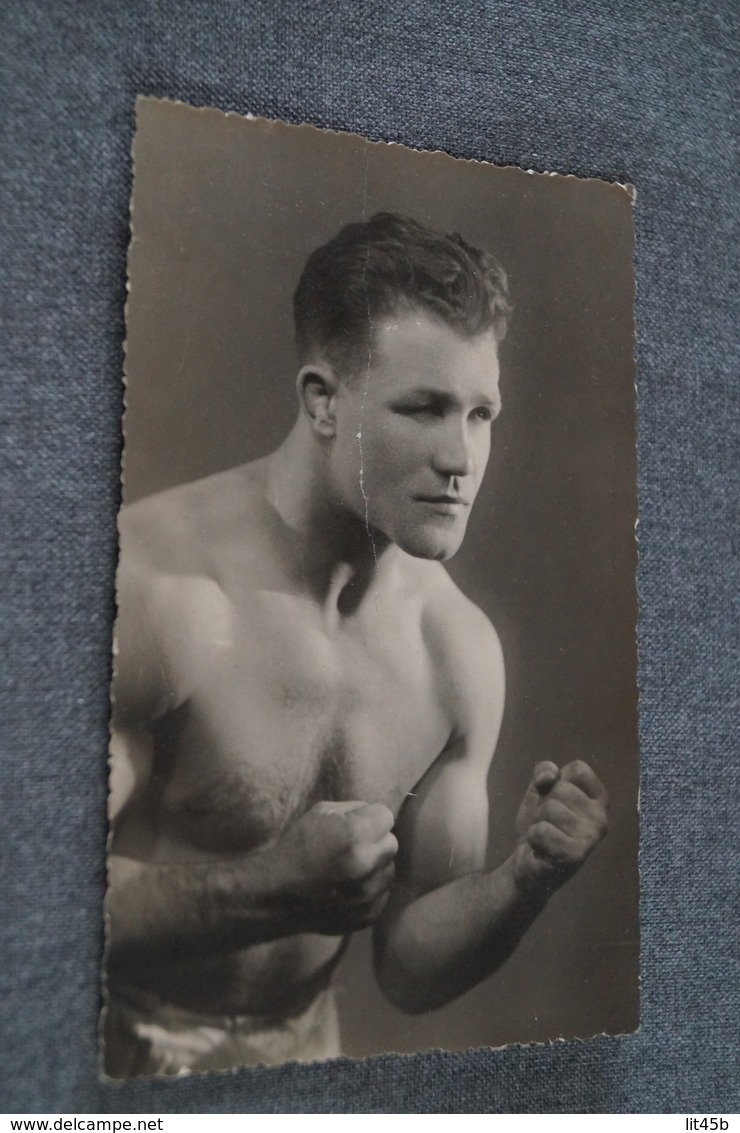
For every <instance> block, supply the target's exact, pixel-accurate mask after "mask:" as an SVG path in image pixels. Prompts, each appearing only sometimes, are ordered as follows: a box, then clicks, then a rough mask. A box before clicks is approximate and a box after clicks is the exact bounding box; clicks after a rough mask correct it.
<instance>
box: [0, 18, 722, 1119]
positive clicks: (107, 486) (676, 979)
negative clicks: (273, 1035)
mask: <svg viewBox="0 0 740 1133" xmlns="http://www.w3.org/2000/svg"><path fill="white" fill-rule="evenodd" d="M5 23H6V30H5V34H4V36H3V54H4V56H5V58H4V62H3V81H4V88H5V89H4V92H3V107H4V115H3V131H2V146H3V151H2V158H3V161H2V170H3V183H4V190H5V200H4V217H5V221H6V223H5V225H4V226H3V234H2V255H1V256H0V265H1V266H0V270H1V271H2V274H3V287H2V312H3V322H4V326H5V350H4V351H3V359H2V367H3V385H2V416H3V428H2V436H1V438H0V453H1V456H2V483H1V485H0V486H1V488H2V492H1V497H2V508H3V541H2V551H1V555H2V560H1V561H2V570H3V591H2V593H3V598H2V618H3V640H4V655H5V656H4V665H3V672H2V691H1V693H0V718H1V719H2V724H1V725H0V727H1V728H2V754H3V760H2V797H3V800H4V802H5V804H6V808H7V810H8V814H7V817H6V819H5V822H4V825H3V833H2V860H3V870H2V908H3V917H2V924H1V925H0V933H1V934H2V964H0V982H1V984H2V999H3V1008H4V1010H3V1017H4V1018H3V1023H2V1073H1V1074H0V1107H2V1109H3V1110H4V1111H6V1112H8V1111H11V1112H12V1111H58V1112H77V1113H89V1112H126V1111H143V1112H154V1113H156V1112H163V1113H167V1112H219V1111H227V1112H252V1113H257V1112H314V1111H321V1112H323V1111H325V1112H401V1113H403V1112H468V1111H470V1112H488V1111H491V1112H495V1111H502V1112H538V1111H539V1112H546V1113H549V1112H557V1111H570V1112H573V1111H575V1112H578V1111H593V1112H599V1111H606V1112H617V1111H626V1112H630V1111H633V1112H634V1111H653V1112H677V1111H678V1112H680V1111H684V1112H695V1113H696V1112H704V1113H706V1112H719V1111H725V1112H728V1111H733V1110H737V1107H738V1101H739V1100H740V1099H739V1098H738V1081H740V1072H739V1071H740V1059H739V1058H738V1053H739V1049H738V1029H737V1018H738V1012H739V1009H740V991H739V989H740V979H738V956H737V951H738V950H737V907H738V902H737V886H736V880H735V878H736V872H737V843H736V835H737V828H738V820H737V813H738V803H737V799H738V798H739V797H740V774H739V773H738V766H737V758H736V755H737V747H738V733H739V729H738V720H737V667H738V666H737V652H736V640H737V628H738V627H737V606H736V601H737V583H738V577H737V558H736V553H737V546H736V545H735V547H734V548H733V537H734V538H736V530H737V525H736V518H735V522H734V525H733V506H735V505H736V501H737V493H738V442H737V437H738V435H740V407H739V406H738V399H737V394H736V390H737V384H736V382H737V367H736V360H737V353H736V347H735V339H736V327H737V325H738V314H739V312H738V267H737V217H738V215H740V200H739V199H738V198H739V193H738V181H737V154H736V139H737V136H738V126H739V125H740V123H739V122H738V117H739V115H738V105H737V101H736V100H735V98H734V91H735V89H736V86H737V44H738V33H739V32H740V28H739V27H738V24H739V23H740V19H739V18H738V9H737V6H736V5H735V4H734V3H733V2H732V0H719V2H717V3H712V4H710V3H706V2H703V0H693V2H690V0H675V2H668V0H655V2H653V3H650V4H638V3H632V2H628V0H605V2H602V3H596V2H592V3H584V2H581V0H572V2H568V3H562V2H561V0H501V2H499V3H493V2H491V0H487V2H482V0H473V2H469V0H445V3H442V2H441V0H408V2H407V3H406V4H403V5H400V4H398V5H393V4H386V3H382V2H381V0H367V2H365V3H363V4H359V3H357V4H355V3H342V4H339V3H337V2H336V0H323V2H318V0H302V2H301V3H298V2H295V0H254V2H253V3H251V4H243V3H238V2H236V0H222V2H221V3H219V4H218V5H213V4H208V3H206V2H195V0H178V3H174V2H172V0H129V2H128V3H126V4H121V3H118V2H115V0H100V2H95V0H83V2H79V0H55V2H54V3H53V4H50V3H48V2H46V0H26V3H24V4H15V5H8V6H6V12H5ZM138 93H144V94H153V95H160V96H164V97H169V98H180V99H182V100H184V101H187V102H191V103H193V104H195V105H210V106H217V107H220V108H222V109H224V110H236V111H240V112H252V113H255V114H259V115H264V116H266V117H280V118H283V119H285V120H287V121H289V122H310V123H313V124H315V125H319V126H328V127H332V128H334V129H339V130H355V131H357V132H359V133H362V134H363V135H365V136H366V137H369V138H374V139H385V140H393V141H399V142H403V143H405V144H407V145H411V146H415V147H418V148H420V149H442V150H445V151H447V152H449V153H451V154H453V155H455V156H461V157H468V158H478V159H486V160H489V161H492V162H496V163H499V164H514V165H520V166H523V167H525V168H533V169H537V170H554V171H558V172H562V173H575V174H579V175H582V176H603V177H606V178H607V179H609V180H620V181H630V182H633V183H634V184H635V185H636V186H637V194H638V195H637V206H636V212H635V219H636V229H637V263H636V266H637V281H638V296H637V361H638V409H639V418H640V436H639V456H640V481H639V490H640V513H641V519H640V528H639V537H640V555H641V562H640V572H639V590H640V600H641V618H640V626H639V643H640V678H639V679H640V687H641V743H642V793H641V809H642V889H643V895H642V923H643V963H642V989H643V991H642V994H643V1006H642V1028H641V1030H640V1032H639V1033H638V1034H636V1035H633V1036H629V1037H623V1038H606V1037H603V1038H598V1039H594V1040H591V1041H588V1042H585V1043H557V1044H553V1045H548V1046H532V1047H510V1048H508V1049H504V1050H500V1051H472V1052H469V1053H465V1054H443V1053H439V1052H433V1053H426V1054H420V1055H417V1056H409V1057H397V1056H383V1057H378V1058H373V1059H370V1060H368V1061H365V1062H352V1061H350V1060H347V1059H345V1060H342V1061H340V1062H338V1063H332V1064H329V1065H314V1066H295V1065H291V1066H286V1067H283V1068H281V1069H278V1070H257V1071H240V1072H235V1073H233V1074H228V1075H219V1076H211V1077H203V1078H197V1079H192V1080H188V1081H177V1082H136V1083H132V1084H128V1085H125V1086H113V1085H107V1084H103V1083H101V1082H100V1081H99V1078H98V1065H97V1053H96V1033H95V1032H96V1018H97V1013H98V1009H99V964H100V957H101V948H102V925H101V903H102V896H103V888H104V857H103V852H102V850H103V845H104V839H105V830H106V821H105V798H106V766H105V759H106V745H107V729H108V685H109V679H110V643H111V630H112V620H113V614H114V571H115V562H116V527H115V516H116V510H117V506H118V501H119V467H120V452H121V429H120V418H121V407H122V385H121V370H122V344H123V336H124V331H123V307H124V300H125V258H126V248H127V243H128V199H129V194H130V188H131V168H130V158H129V153H130V145H131V136H132V130H133V121H134V117H133V116H134V100H135V96H136V94H138Z"/></svg>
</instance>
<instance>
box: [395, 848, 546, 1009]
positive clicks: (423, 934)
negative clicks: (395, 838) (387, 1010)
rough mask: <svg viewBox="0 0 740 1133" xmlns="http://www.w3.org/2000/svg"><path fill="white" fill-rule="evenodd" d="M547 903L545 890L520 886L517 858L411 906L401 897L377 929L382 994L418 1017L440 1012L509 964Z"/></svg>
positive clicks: (459, 880) (469, 876)
mask: <svg viewBox="0 0 740 1133" xmlns="http://www.w3.org/2000/svg"><path fill="white" fill-rule="evenodd" d="M547 896H548V893H547V890H546V888H545V887H544V886H541V885H540V886H537V887H535V886H531V887H530V886H528V887H526V888H523V887H522V886H520V885H517V883H516V882H515V881H514V870H513V858H509V859H508V860H507V861H506V862H504V864H503V865H502V866H500V867H499V868H498V869H496V870H493V871H491V872H485V873H483V872H482V873H472V874H468V875H467V876H465V877H460V878H457V879H456V880H455V881H451V882H449V883H448V884H447V885H444V886H442V887H441V888H439V889H434V890H432V891H431V892H429V893H426V894H424V895H423V896H421V897H418V898H416V899H415V900H411V901H409V902H408V903H406V904H404V900H403V894H402V891H400V890H399V893H398V894H397V895H396V897H395V898H394V899H392V901H391V903H390V904H389V906H388V909H387V911H386V913H385V914H384V916H383V918H382V921H381V923H380V924H379V925H378V926H377V928H376V935H375V966H376V972H377V976H378V981H379V983H380V985H381V987H382V988H383V991H384V992H385V994H386V995H387V996H388V998H389V999H390V1000H391V1001H392V1002H393V1003H395V1004H396V1006H398V1007H400V1008H401V1009H402V1010H403V1011H407V1012H410V1013H413V1014H416V1013H420V1012H423V1011H430V1010H433V1009H435V1008H437V1007H442V1006H443V1005H444V1004H445V1003H448V1002H450V1001H451V1000H452V999H455V998H456V997H457V996H458V995H462V994H463V992H466V991H469V990H470V988H472V987H475V985H476V984H478V983H480V981H481V980H483V979H485V978H486V976H489V975H491V974H492V973H493V972H495V971H496V969H497V968H499V967H500V966H501V965H502V964H503V963H504V961H505V960H506V959H507V958H508V957H509V956H510V955H511V953H512V952H513V950H514V949H515V947H516V946H517V944H518V943H519V941H520V940H521V938H522V936H523V935H524V933H525V932H526V931H527V929H528V928H529V927H530V925H531V924H532V922H533V921H534V920H535V918H536V917H537V916H538V914H539V913H540V912H541V911H542V909H543V908H544V906H545V904H546V902H547Z"/></svg>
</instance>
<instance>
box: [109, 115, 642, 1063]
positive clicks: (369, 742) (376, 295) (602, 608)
mask: <svg viewBox="0 0 740 1133" xmlns="http://www.w3.org/2000/svg"><path fill="white" fill-rule="evenodd" d="M631 208H632V200H631V196H630V194H629V192H628V191H627V190H626V189H625V188H623V187H621V186H615V185H607V184H605V183H602V182H595V181H591V182H579V181H576V180H575V179H573V178H559V177H547V176H542V175H538V176H535V175H530V174H527V173H525V172H523V171H520V170H514V169H496V168H494V167H492V166H487V165H483V164H476V163H472V162H461V161H455V160H453V159H452V158H449V157H447V156H446V155H442V154H420V153H415V152H413V151H410V150H406V149H404V148H403V147H400V146H388V145H383V144H373V143H370V142H366V141H364V140H363V139H360V138H358V137H354V136H342V135H338V134H332V133H329V132H325V131H319V130H315V129H312V128H307V127H289V126H286V125H284V124H282V123H269V122H266V121H262V120H250V119H243V118H239V117H237V116H235V115H224V114H221V113H219V112H216V111H199V110H194V109H192V108H189V107H185V106H182V105H179V104H173V103H166V102H161V101H158V100H154V99H144V100H140V101H139V104H138V128H137V135H136V141H135V145H134V190H133V205H132V245H131V250H130V257H129V282H130V294H129V302H128V310H127V352H126V377H127V395H126V396H127V409H126V419H125V440H126V445H125V455H124V506H123V507H122V510H121V514H120V520H119V531H120V543H121V556H120V565H119V571H118V576H117V599H118V619H117V624H116V636H115V649H114V654H115V669H114V681H113V689H112V702H113V722H112V740H111V793H110V812H111V837H110V844H109V891H108V896H107V901H106V923H107V932H108V947H107V952H106V962H105V995H106V1006H105V1011H104V1025H103V1042H104V1049H103V1060H104V1069H105V1072H106V1074H108V1075H109V1076H111V1077H114V1078H126V1077H131V1076H134V1075H139V1074H170V1075H177V1074H186V1073H191V1072H195V1071H204V1070H212V1069H230V1068H234V1067H237V1066H243V1065H249V1064H257V1063H266V1064H277V1063H281V1062H285V1061H289V1060H294V1059H298V1060H312V1059H325V1058H331V1057H336V1056H338V1055H339V1054H351V1055H356V1056H359V1055H365V1054H369V1053H373V1052H378V1051H384V1050H400V1051H403V1050H414V1049H420V1048H423V1047H429V1046H439V1047H444V1048H449V1049H457V1048H460V1047H465V1046H471V1045H480V1044H484V1045H501V1044H502V1043H505V1042H512V1041H529V1040H541V1039H552V1038H558V1037H576V1036H578V1037H588V1035H593V1034H596V1033H600V1032H602V1031H607V1032H609V1031H611V1032H618V1031H624V1030H629V1029H632V1028H634V1026H636V1025H637V1010H638V986H637V984H638V962H639V948H638V921H637V821H636V820H637V773H638V765H637V740H636V735H637V724H636V712H637V709H636V705H637V693H636V684H635V618H636V603H635V588H634V569H635V547H634V524H635V518H636V501H635V455H634V364H633V328H632V301H633V282H632V267H631V259H632V219H631ZM505 674H506V676H505ZM608 800H610V805H609V802H608ZM608 811H609V814H608ZM607 831H608V835H607ZM592 853H593V857H592V856H591V855H592Z"/></svg>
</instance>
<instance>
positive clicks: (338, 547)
mask: <svg viewBox="0 0 740 1133" xmlns="http://www.w3.org/2000/svg"><path fill="white" fill-rule="evenodd" d="M328 473H329V470H328V462H327V460H326V453H325V451H324V450H323V449H322V447H321V446H320V445H318V444H317V443H316V441H315V438H314V437H313V436H312V435H311V434H310V431H309V430H308V429H307V428H306V427H305V422H303V421H302V420H301V419H299V420H298V421H297V422H296V424H295V426H294V427H293V429H292V431H291V432H290V433H289V434H288V436H287V437H286V439H285V441H284V442H283V443H282V445H281V446H280V447H279V448H278V449H276V451H275V452H274V453H273V454H272V456H270V458H269V460H268V463H267V476H266V481H265V494H266V497H267V500H268V503H269V504H270V505H271V506H272V507H273V508H274V510H275V511H276V512H277V514H278V516H279V517H280V519H281V520H282V522H283V523H284V524H285V526H286V527H287V528H288V529H289V531H290V532H291V535H292V536H293V538H294V539H295V540H296V543H297V558H298V560H299V564H300V571H301V574H302V575H303V576H304V581H305V583H306V585H307V587H308V588H309V589H310V591H311V592H312V593H313V595H314V597H315V598H316V599H317V600H318V601H319V602H320V603H321V604H322V605H324V606H327V607H331V608H333V609H335V610H337V611H338V612H339V613H340V614H350V613H353V612H354V610H356V609H357V607H358V606H359V605H360V604H361V602H362V600H363V598H364V597H365V595H366V594H367V592H368V590H369V588H370V587H371V586H372V585H373V584H374V583H376V582H377V581H378V580H379V577H380V576H381V575H384V574H385V573H387V572H388V571H389V570H390V569H392V566H393V561H394V560H395V558H396V554H395V553H394V552H397V551H398V549H397V548H396V547H395V546H394V545H393V544H392V543H390V542H389V541H388V540H387V539H385V538H384V537H383V536H381V535H380V534H379V533H378V532H376V531H373V530H372V529H371V528H368V527H367V526H366V525H365V524H364V523H363V521H362V520H361V519H360V518H358V517H357V516H356V515H355V514H354V513H353V512H351V511H350V510H349V509H348V508H347V507H346V506H345V505H343V504H342V502H341V501H339V500H337V499H336V496H335V493H334V491H333V487H332V484H331V480H330V477H329V474H328Z"/></svg>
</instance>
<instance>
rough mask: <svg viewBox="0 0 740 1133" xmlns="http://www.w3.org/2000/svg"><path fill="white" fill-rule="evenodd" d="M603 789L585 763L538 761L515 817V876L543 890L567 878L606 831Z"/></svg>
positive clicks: (515, 878)
mask: <svg viewBox="0 0 740 1133" xmlns="http://www.w3.org/2000/svg"><path fill="white" fill-rule="evenodd" d="M606 808H607V794H606V791H605V789H604V787H603V785H602V783H601V781H600V779H599V778H598V777H597V775H596V774H595V773H594V772H593V771H592V770H591V768H590V767H589V766H588V764H587V763H584V762H583V761H582V760H579V759H577V760H575V761H574V762H573V763H568V764H566V766H565V767H563V768H562V769H559V768H558V767H557V765H556V764H554V763H550V762H544V763H538V764H537V766H536V767H535V769H534V774H533V776H532V782H531V783H530V785H529V787H528V788H527V793H526V794H525V796H524V800H523V802H522V805H521V806H520V808H519V813H518V814H517V818H516V833H517V839H518V842H517V848H516V850H515V852H514V880H515V881H516V882H517V883H518V884H522V885H525V886H528V885H532V884H534V885H535V886H537V885H538V884H541V885H542V886H543V887H544V888H545V889H546V890H549V889H554V888H557V887H558V886H559V885H562V883H563V882H564V881H567V880H568V878H569V877H571V876H572V875H573V874H574V873H575V872H576V870H577V869H579V868H580V866H581V865H582V864H583V862H584V861H585V860H586V858H587V857H588V855H589V854H590V853H591V851H592V850H593V848H594V846H596V844H597V843H598V842H600V841H601V839H602V838H603V837H604V835H605V834H606V831H607V826H608V823H607V818H606Z"/></svg>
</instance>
